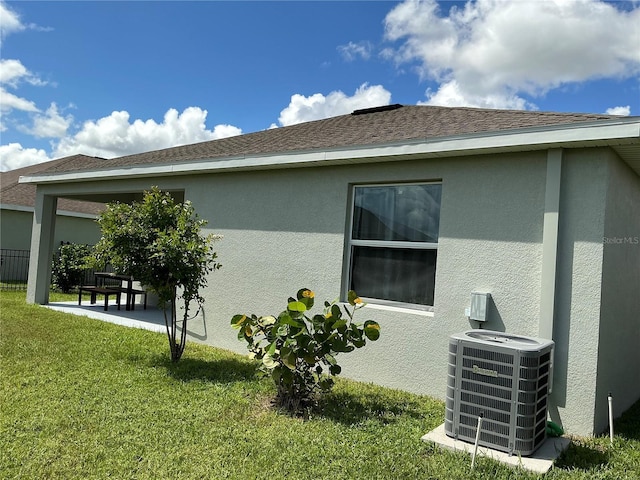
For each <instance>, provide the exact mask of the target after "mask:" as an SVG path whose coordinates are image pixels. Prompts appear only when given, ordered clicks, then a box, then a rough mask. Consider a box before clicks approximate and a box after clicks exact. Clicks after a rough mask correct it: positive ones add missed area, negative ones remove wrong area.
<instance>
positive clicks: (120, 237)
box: [94, 187, 221, 362]
mask: <svg viewBox="0 0 640 480" xmlns="http://www.w3.org/2000/svg"><path fill="white" fill-rule="evenodd" d="M98 223H99V224H100V228H101V230H102V239H101V240H100V241H99V242H98V244H97V245H96V248H95V259H94V261H95V262H97V263H98V264H110V265H111V266H112V267H113V268H114V269H115V270H116V271H118V272H119V273H123V274H125V275H131V276H132V277H133V278H135V279H136V280H137V281H139V282H140V283H141V284H143V285H144V286H145V287H146V288H148V289H149V290H150V291H152V292H155V293H156V294H157V295H158V299H159V302H160V305H161V306H162V307H163V309H164V318H165V325H166V327H167V336H168V338H169V348H170V351H171V360H172V361H174V362H177V361H178V360H179V359H180V357H181V356H182V352H183V351H184V348H185V343H186V332H187V321H188V319H189V312H190V310H191V306H192V302H196V303H197V304H198V307H200V308H201V307H202V304H203V303H204V298H203V297H202V296H201V295H200V289H201V288H204V287H206V285H207V274H208V273H210V272H211V271H213V270H217V269H218V268H220V266H221V265H220V263H217V262H216V261H215V260H216V258H217V254H216V253H215V252H214V251H213V245H212V244H213V241H214V240H216V239H218V238H220V237H219V236H216V235H208V236H203V235H201V233H200V230H201V228H202V227H203V226H204V225H206V223H207V222H206V221H205V220H201V219H199V218H198V216H197V214H196V213H195V211H194V208H193V206H192V205H191V203H190V202H189V201H186V202H184V203H176V202H175V201H174V200H173V198H172V197H171V195H170V194H169V193H168V192H161V191H160V190H159V189H158V188H157V187H153V188H152V189H151V191H148V192H144V197H143V199H142V201H141V202H134V203H133V204H124V203H119V202H116V203H111V204H108V205H107V208H106V210H104V211H103V212H102V213H101V214H100V216H99V217H98ZM178 299H182V300H184V307H183V310H184V312H183V315H182V319H181V320H179V319H178V311H177V306H176V304H177V300H178ZM168 310H169V312H168ZM179 324H180V325H179ZM178 332H179V334H178Z"/></svg>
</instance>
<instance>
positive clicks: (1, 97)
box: [0, 87, 40, 114]
mask: <svg viewBox="0 0 640 480" xmlns="http://www.w3.org/2000/svg"><path fill="white" fill-rule="evenodd" d="M11 110H22V111H24V112H39V111H40V110H38V107H36V104H35V103H33V102H32V101H31V100H27V99H26V98H22V97H18V96H16V95H14V94H13V93H9V92H7V91H6V90H5V89H4V88H2V87H0V112H2V113H4V114H6V113H8V112H10V111H11Z"/></svg>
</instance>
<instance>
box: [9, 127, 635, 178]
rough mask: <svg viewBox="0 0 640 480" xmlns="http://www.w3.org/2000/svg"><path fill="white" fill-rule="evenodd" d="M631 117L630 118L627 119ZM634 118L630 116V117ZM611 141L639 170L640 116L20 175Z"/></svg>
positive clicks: (214, 167) (260, 165) (94, 174)
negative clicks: (384, 142)
mask: <svg viewBox="0 0 640 480" xmlns="http://www.w3.org/2000/svg"><path fill="white" fill-rule="evenodd" d="M625 120H627V121H625ZM628 120H631V121H628ZM594 146H595V147H597V146H611V147H614V148H615V149H616V151H617V152H618V153H619V154H620V155H621V156H622V157H623V159H625V161H627V163H629V165H630V166H631V167H632V168H633V169H634V170H635V171H636V172H637V173H638V174H639V175H640V119H638V118H633V119H624V118H622V119H620V120H615V121H613V122H610V121H607V122H606V123H604V122H597V123H589V124H574V125H569V126H567V125H562V126H555V127H554V126H552V127H544V128H542V127H538V128H535V129H532V128H528V129H521V130H511V131H508V132H490V133H480V134H470V135H464V136H456V137H440V138H435V139H433V140H411V141H406V142H396V143H390V144H383V145H371V146H361V147H350V148H341V149H335V150H312V151H302V152H300V151H298V152H285V153H274V154H268V155H255V156H242V157H227V158H224V157H222V158H210V159H206V158H205V159H200V160H194V161H185V162H178V163H175V164H166V163H164V164H146V165H132V166H130V167H128V166H120V167H117V168H113V169H96V170H85V171H74V172H61V173H52V174H45V173H43V174H36V175H31V176H29V175H27V176H24V177H20V180H19V182H20V183H68V182H82V181H87V180H96V179H100V180H113V179H120V178H133V177H156V176H165V175H188V174H191V173H205V172H211V173H214V172H224V171H232V170H263V169H277V168H287V167H304V166H320V165H337V164H347V163H364V162H384V161H389V160H393V159H403V160H407V159H411V158H414V157H419V158H425V157H449V156H464V155H473V154H483V153H492V152H495V153H499V152H513V151H527V150H541V149H547V148H580V147H594Z"/></svg>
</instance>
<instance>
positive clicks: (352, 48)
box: [338, 42, 372, 62]
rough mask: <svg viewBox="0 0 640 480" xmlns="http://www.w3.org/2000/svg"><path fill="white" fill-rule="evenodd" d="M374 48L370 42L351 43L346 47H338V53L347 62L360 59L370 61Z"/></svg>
mask: <svg viewBox="0 0 640 480" xmlns="http://www.w3.org/2000/svg"><path fill="white" fill-rule="evenodd" d="M371 50H372V46H371V44H370V43H369V42H358V43H354V42H349V43H348V44H346V45H340V46H338V51H339V52H340V53H341V54H342V57H343V58H344V59H345V60H346V61H347V62H352V61H354V60H356V59H357V58H358V57H359V58H362V59H363V60H368V59H369V58H370V57H371Z"/></svg>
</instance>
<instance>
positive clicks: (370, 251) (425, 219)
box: [347, 183, 442, 307]
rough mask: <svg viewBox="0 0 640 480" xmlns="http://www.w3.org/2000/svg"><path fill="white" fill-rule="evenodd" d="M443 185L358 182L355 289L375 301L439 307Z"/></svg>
mask: <svg viewBox="0 0 640 480" xmlns="http://www.w3.org/2000/svg"><path fill="white" fill-rule="evenodd" d="M441 193H442V185H441V184H439V183H422V184H396V185H369V186H355V187H354V190H353V211H352V224H351V234H350V237H349V245H348V253H349V258H348V262H349V264H348V265H349V270H348V275H349V278H348V281H347V284H348V285H349V289H351V290H355V291H356V292H357V293H358V295H359V296H361V297H363V298H366V299H367V300H369V301H373V302H375V303H401V304H412V305H416V306H425V307H428V306H433V290H434V286H435V276H436V260H437V256H438V230H439V224H440V199H441Z"/></svg>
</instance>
